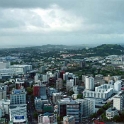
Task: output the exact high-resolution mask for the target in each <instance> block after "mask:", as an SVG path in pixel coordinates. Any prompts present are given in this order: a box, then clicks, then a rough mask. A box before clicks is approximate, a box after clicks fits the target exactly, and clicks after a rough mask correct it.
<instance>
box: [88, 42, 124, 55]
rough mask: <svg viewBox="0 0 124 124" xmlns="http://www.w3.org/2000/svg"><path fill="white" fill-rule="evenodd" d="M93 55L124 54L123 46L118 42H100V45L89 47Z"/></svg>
mask: <svg viewBox="0 0 124 124" xmlns="http://www.w3.org/2000/svg"><path fill="white" fill-rule="evenodd" d="M90 50H91V51H92V52H93V53H94V54H95V55H101V56H107V55H121V54H124V47H123V46H121V45H118V44H102V45H100V46H97V47H94V48H90Z"/></svg>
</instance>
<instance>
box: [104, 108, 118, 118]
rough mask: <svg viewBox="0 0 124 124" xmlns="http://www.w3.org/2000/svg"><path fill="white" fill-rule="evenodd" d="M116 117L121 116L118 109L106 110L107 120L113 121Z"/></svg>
mask: <svg viewBox="0 0 124 124" xmlns="http://www.w3.org/2000/svg"><path fill="white" fill-rule="evenodd" d="M115 115H119V114H118V110H117V109H115V108H109V109H107V110H106V118H108V119H112V118H113V117H114V116H115Z"/></svg>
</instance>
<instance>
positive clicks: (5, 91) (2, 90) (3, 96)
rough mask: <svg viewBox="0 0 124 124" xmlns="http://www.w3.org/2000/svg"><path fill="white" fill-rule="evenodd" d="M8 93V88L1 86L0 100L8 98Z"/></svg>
mask: <svg viewBox="0 0 124 124" xmlns="http://www.w3.org/2000/svg"><path fill="white" fill-rule="evenodd" d="M6 94H7V90H6V89H5V88H3V87H0V100H2V99H6Z"/></svg>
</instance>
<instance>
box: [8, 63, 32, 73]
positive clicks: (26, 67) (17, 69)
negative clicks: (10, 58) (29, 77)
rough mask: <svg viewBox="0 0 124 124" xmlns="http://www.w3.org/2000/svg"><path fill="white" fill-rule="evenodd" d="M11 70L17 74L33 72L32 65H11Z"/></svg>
mask: <svg viewBox="0 0 124 124" xmlns="http://www.w3.org/2000/svg"><path fill="white" fill-rule="evenodd" d="M10 68H11V69H12V70H13V71H14V72H15V74H26V73H27V72H28V71H31V70H32V65H11V66H10Z"/></svg>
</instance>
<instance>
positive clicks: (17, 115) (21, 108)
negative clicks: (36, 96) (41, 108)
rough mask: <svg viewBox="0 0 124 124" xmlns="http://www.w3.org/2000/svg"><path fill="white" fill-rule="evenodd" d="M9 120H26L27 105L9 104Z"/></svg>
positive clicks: (18, 121)
mask: <svg viewBox="0 0 124 124" xmlns="http://www.w3.org/2000/svg"><path fill="white" fill-rule="evenodd" d="M9 115H10V121H12V122H14V123H24V122H27V105H26V104H20V105H10V108H9Z"/></svg>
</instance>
